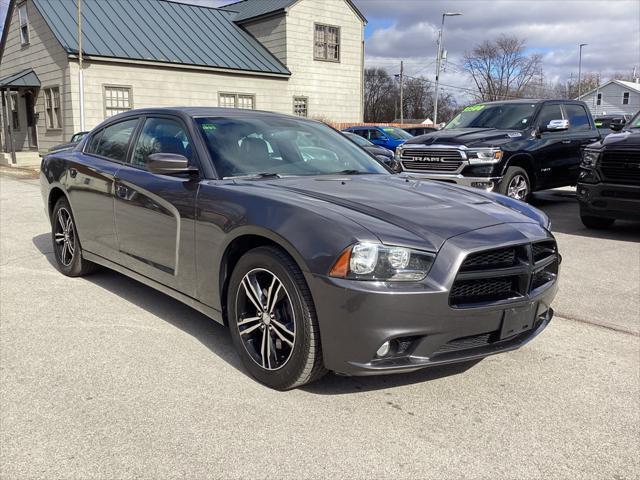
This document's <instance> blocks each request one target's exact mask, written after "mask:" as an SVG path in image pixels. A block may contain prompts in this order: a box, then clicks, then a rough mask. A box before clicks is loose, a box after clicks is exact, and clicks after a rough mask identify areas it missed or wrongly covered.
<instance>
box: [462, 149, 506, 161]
mask: <svg viewBox="0 0 640 480" xmlns="http://www.w3.org/2000/svg"><path fill="white" fill-rule="evenodd" d="M467 158H468V159H469V164H471V165H479V164H483V163H484V164H487V163H498V162H499V161H500V160H502V150H500V149H499V148H478V149H475V150H469V151H467Z"/></svg>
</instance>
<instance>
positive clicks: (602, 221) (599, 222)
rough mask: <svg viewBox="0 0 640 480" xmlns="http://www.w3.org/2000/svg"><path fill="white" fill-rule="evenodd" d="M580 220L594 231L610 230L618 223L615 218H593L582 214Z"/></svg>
mask: <svg viewBox="0 0 640 480" xmlns="http://www.w3.org/2000/svg"><path fill="white" fill-rule="evenodd" d="M580 220H582V223H583V225H584V226H585V227H587V228H594V229H601V228H608V227H610V226H611V225H613V223H614V222H615V221H616V219H615V218H604V217H592V216H590V215H582V214H580Z"/></svg>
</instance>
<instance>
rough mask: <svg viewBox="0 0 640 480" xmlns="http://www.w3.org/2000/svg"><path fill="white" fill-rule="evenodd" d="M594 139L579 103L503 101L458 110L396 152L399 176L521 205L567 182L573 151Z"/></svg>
mask: <svg viewBox="0 0 640 480" xmlns="http://www.w3.org/2000/svg"><path fill="white" fill-rule="evenodd" d="M599 139H600V134H599V132H598V130H597V129H596V126H595V123H594V121H593V118H592V117H591V114H590V113H589V109H588V108H587V106H586V104H585V103H584V102H578V101H573V100H511V101H504V102H488V103H481V104H477V105H471V106H469V107H466V108H465V109H464V110H463V111H462V112H461V113H460V114H458V115H457V116H456V117H455V118H454V119H453V120H451V122H449V123H448V124H447V125H446V126H445V127H444V128H443V129H442V130H439V131H438V132H434V133H430V134H426V135H421V136H419V137H415V138H411V139H409V140H407V141H406V142H405V143H404V144H403V145H402V146H401V147H399V148H398V149H397V150H396V159H397V160H398V161H399V163H400V165H401V166H402V170H403V171H404V172H409V173H411V174H413V175H415V176H421V177H426V178H430V179H434V180H442V181H445V182H451V183H458V184H462V185H467V186H471V187H477V188H482V189H485V190H492V191H496V192H499V193H502V194H504V195H508V196H509V197H512V198H516V199H518V200H524V201H526V200H527V199H528V198H529V196H530V194H531V192H534V191H536V190H544V189H547V188H556V187H563V186H566V185H575V184H576V182H577V179H578V172H579V170H580V168H579V166H580V161H581V154H580V152H581V149H582V148H583V147H584V146H585V145H588V144H590V143H593V142H595V141H597V140H599Z"/></svg>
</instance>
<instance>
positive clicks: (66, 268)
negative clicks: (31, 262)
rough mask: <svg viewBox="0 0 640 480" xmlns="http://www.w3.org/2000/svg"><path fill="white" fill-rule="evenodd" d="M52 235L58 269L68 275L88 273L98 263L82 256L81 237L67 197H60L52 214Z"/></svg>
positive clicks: (75, 275)
mask: <svg viewBox="0 0 640 480" xmlns="http://www.w3.org/2000/svg"><path fill="white" fill-rule="evenodd" d="M51 237H52V243H53V252H54V254H55V257H56V264H57V266H58V270H60V271H61V272H62V273H63V274H65V275H67V276H68V277H80V276H83V275H87V274H89V273H91V272H92V271H94V270H95V269H96V267H97V266H96V264H95V263H92V262H89V261H88V260H84V259H83V258H82V249H81V247H80V239H79V238H78V231H77V229H76V224H75V221H74V220H73V214H72V213H71V207H70V206H69V202H68V201H67V199H66V198H64V197H63V198H60V199H59V200H58V201H57V202H56V205H55V207H54V208H53V214H52V216H51Z"/></svg>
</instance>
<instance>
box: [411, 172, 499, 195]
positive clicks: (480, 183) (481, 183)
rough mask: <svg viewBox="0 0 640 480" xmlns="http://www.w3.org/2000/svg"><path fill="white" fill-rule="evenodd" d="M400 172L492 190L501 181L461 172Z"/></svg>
mask: <svg viewBox="0 0 640 480" xmlns="http://www.w3.org/2000/svg"><path fill="white" fill-rule="evenodd" d="M402 173H405V174H407V175H410V176H411V177H415V178H426V179H429V180H439V181H441V182H448V183H455V184H457V185H464V186H467V187H474V188H481V189H483V190H489V191H493V190H495V189H496V187H497V186H498V184H499V183H500V182H501V181H502V177H465V176H464V175H462V174H461V173H449V174H447V173H415V172H411V171H408V170H404V171H403V172H402Z"/></svg>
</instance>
